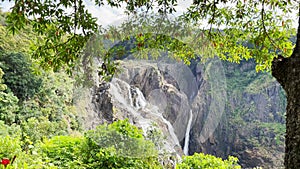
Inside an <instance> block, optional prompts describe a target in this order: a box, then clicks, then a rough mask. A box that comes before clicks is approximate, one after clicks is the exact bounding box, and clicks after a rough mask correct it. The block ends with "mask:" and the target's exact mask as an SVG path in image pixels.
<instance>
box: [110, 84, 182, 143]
mask: <svg viewBox="0 0 300 169" xmlns="http://www.w3.org/2000/svg"><path fill="white" fill-rule="evenodd" d="M109 91H110V94H111V95H112V98H113V99H114V100H115V101H117V102H118V103H119V106H120V107H122V108H123V109H125V110H127V111H129V112H131V113H132V115H133V116H134V117H135V118H136V119H138V120H137V121H136V122H137V124H139V125H140V126H141V127H142V129H143V131H144V132H146V131H147V129H148V128H149V127H150V126H152V125H153V121H151V120H150V119H149V118H145V117H143V116H145V115H142V114H141V113H140V112H139V111H143V112H144V113H148V114H149V115H152V116H156V117H158V119H160V121H162V122H163V123H165V124H166V125H167V126H168V132H169V135H170V137H171V139H172V140H173V141H174V143H175V144H176V145H178V146H180V144H179V140H178V138H177V136H176V134H175V131H174V128H173V126H172V124H171V123H170V122H169V121H168V120H166V119H165V118H164V117H163V115H162V113H161V112H160V111H159V110H158V107H157V106H147V104H148V103H147V100H146V99H145V97H144V95H143V93H142V92H141V91H140V89H139V88H135V89H133V90H131V86H130V85H129V84H128V83H126V82H124V81H122V80H120V79H117V78H114V79H113V81H112V82H111V83H110V90H109ZM124 91H126V92H125V93H124ZM127 92H128V93H127Z"/></svg>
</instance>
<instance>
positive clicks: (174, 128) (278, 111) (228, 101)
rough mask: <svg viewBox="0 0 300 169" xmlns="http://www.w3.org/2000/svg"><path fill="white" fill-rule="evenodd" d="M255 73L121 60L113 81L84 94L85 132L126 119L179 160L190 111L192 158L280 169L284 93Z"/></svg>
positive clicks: (244, 68) (247, 67) (247, 66)
mask: <svg viewBox="0 0 300 169" xmlns="http://www.w3.org/2000/svg"><path fill="white" fill-rule="evenodd" d="M254 66H255V65H254V64H253V63H251V62H250V63H242V64H241V65H233V64H227V63H222V62H220V61H218V62H214V61H213V62H211V64H210V63H207V64H205V65H202V64H201V65H200V64H199V65H198V66H196V67H195V68H194V69H193V70H191V69H190V68H189V67H188V66H186V65H184V64H181V63H170V62H154V61H142V60H127V61H122V62H121V73H119V74H117V75H116V76H115V78H113V79H112V81H111V82H109V83H105V84H100V85H97V86H95V87H94V88H93V89H91V90H90V91H89V92H87V95H86V97H85V98H86V102H85V107H86V109H85V110H84V111H85V117H84V122H85V124H86V125H85V126H86V128H87V129H89V128H94V127H95V126H96V125H98V124H101V123H104V122H108V123H111V122H113V121H114V120H118V119H124V118H128V119H129V120H130V122H131V123H133V124H135V125H137V126H139V127H140V128H142V129H143V130H144V132H145V134H146V133H147V130H149V129H150V128H151V126H153V125H155V126H157V127H158V128H159V129H160V130H161V131H162V133H163V134H164V135H165V136H166V138H167V139H166V140H165V141H164V145H165V146H164V148H162V149H164V150H167V151H168V152H170V153H176V154H178V155H182V154H183V151H182V150H183V148H184V146H185V145H186V144H184V142H185V139H186V137H187V136H186V133H187V124H188V121H189V117H190V116H189V112H190V111H192V113H193V114H192V117H193V118H192V122H191V128H190V134H189V139H188V140H189V142H188V143H189V144H188V150H189V151H188V152H189V154H190V155H191V154H193V153H195V152H204V153H209V154H213V155H216V156H219V157H222V158H227V156H228V155H234V156H236V157H238V158H239V160H240V164H241V165H242V166H243V167H255V166H262V167H264V168H274V167H275V168H280V167H281V166H283V163H282V162H283V158H282V157H283V154H284V135H283V133H284V127H283V126H284V125H283V124H284V123H285V118H284V109H285V99H284V94H283V93H282V89H281V87H280V86H279V84H278V83H277V82H276V81H275V80H274V79H272V78H271V77H270V76H269V75H266V74H257V73H256V72H255V70H254ZM253 72H254V73H253ZM83 100H84V99H83Z"/></svg>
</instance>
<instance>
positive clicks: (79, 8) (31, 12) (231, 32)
mask: <svg viewBox="0 0 300 169" xmlns="http://www.w3.org/2000/svg"><path fill="white" fill-rule="evenodd" d="M3 1H5V0H2V2H3ZM91 2H92V3H94V4H95V5H96V6H104V5H108V6H110V7H112V8H114V7H115V8H123V9H124V10H125V12H126V13H127V14H128V15H132V16H134V15H138V14H140V13H142V14H143V15H144V16H145V15H147V14H151V12H153V11H157V12H158V13H160V16H161V17H166V16H167V15H168V14H170V13H174V12H176V6H177V4H178V2H177V1H176V0H155V1H149V0H139V1H127V0H124V1H123V0H118V1H103V0H101V1H99V0H95V1H91ZM85 4H86V3H85V1H82V0H68V1H65V0H64V1H49V0H46V1H30V0H24V1H15V2H14V6H13V7H12V9H11V12H10V13H9V14H8V15H7V18H6V20H7V26H8V29H9V30H10V31H11V32H13V33H16V32H17V31H18V30H20V29H24V28H25V27H26V25H31V26H32V28H33V31H35V32H36V33H38V34H39V35H42V36H43V37H45V38H44V40H41V39H39V43H38V44H39V45H37V46H36V47H35V48H34V51H35V52H34V56H35V57H36V58H42V64H44V65H50V66H51V67H53V68H55V69H57V68H60V67H62V66H63V65H65V64H66V65H68V67H74V64H76V60H77V59H78V58H80V57H81V56H82V53H81V49H82V48H83V47H84V46H85V44H86V43H87V42H88V41H89V40H90V38H91V37H92V36H94V35H95V34H98V33H103V31H104V29H102V27H101V25H97V18H95V17H93V16H92V14H91V13H90V11H88V10H87V9H86V5H85ZM298 6H299V5H298V1H296V0H288V1H279V0H263V1H257V0H212V1H208V0H197V1H193V3H192V4H191V5H190V6H189V7H188V9H187V11H186V12H185V13H184V14H183V15H182V16H181V18H183V19H184V20H185V21H186V22H189V23H190V24H191V25H193V26H195V27H197V28H201V29H200V30H202V31H201V36H202V37H207V38H209V39H210V43H209V44H207V46H211V47H214V49H215V51H216V54H217V55H218V56H219V57H220V58H222V59H225V60H228V61H232V62H240V61H241V60H243V59H246V60H247V59H249V58H254V59H255V60H256V62H257V63H258V64H257V70H265V69H267V70H269V69H270V66H271V61H272V60H273V58H274V57H277V55H278V54H280V55H282V56H284V57H288V56H290V55H291V53H292V50H293V47H294V45H293V44H292V42H291V40H290V39H291V37H292V35H294V34H295V29H293V18H295V11H296V10H297V8H298ZM141 9H143V10H141ZM141 11H142V12H141ZM144 18H146V17H144ZM140 22H143V21H142V20H141V19H140ZM199 39H201V38H199ZM154 43H155V42H152V44H154ZM247 46H248V47H247ZM249 46H250V47H249ZM178 48H180V45H179V46H178Z"/></svg>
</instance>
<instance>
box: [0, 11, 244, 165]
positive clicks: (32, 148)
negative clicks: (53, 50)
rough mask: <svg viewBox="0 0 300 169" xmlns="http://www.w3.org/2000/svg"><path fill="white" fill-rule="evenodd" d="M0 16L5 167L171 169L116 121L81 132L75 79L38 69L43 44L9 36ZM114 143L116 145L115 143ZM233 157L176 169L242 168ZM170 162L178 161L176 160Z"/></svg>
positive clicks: (142, 138)
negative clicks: (37, 47)
mask: <svg viewBox="0 0 300 169" xmlns="http://www.w3.org/2000/svg"><path fill="white" fill-rule="evenodd" d="M4 18H5V14H4V13H2V12H1V15H0V23H1V25H0V42H1V44H0V128H1V129H0V131H1V132H0V135H1V136H0V144H1V149H0V158H1V160H2V161H1V167H4V168H171V167H173V166H174V164H172V165H171V164H170V160H169V159H168V157H169V156H171V155H170V154H167V153H166V154H159V152H158V149H157V147H156V144H155V141H154V140H155V139H157V138H163V137H162V135H161V132H159V131H157V133H156V134H153V135H145V134H143V131H142V130H141V129H139V128H137V127H136V126H134V125H132V124H130V123H129V121H128V120H126V119H125V120H118V121H116V122H113V123H111V124H106V123H104V124H102V125H99V126H97V127H96V128H94V129H92V130H84V128H83V124H82V123H83V119H82V116H81V115H80V114H78V111H77V109H76V107H75V105H74V103H73V100H76V99H78V98H74V97H80V96H78V93H76V90H77V89H78V88H77V87H78V86H76V79H75V77H74V76H71V75H70V74H67V73H65V71H56V72H54V71H53V70H44V69H40V68H39V60H38V59H35V58H32V57H31V55H30V52H31V50H30V49H31V47H32V46H31V45H33V44H34V43H35V41H36V40H37V39H38V40H42V39H43V37H40V36H37V35H36V34H34V33H33V32H31V31H30V28H29V27H28V29H27V30H26V31H22V32H19V33H18V34H17V35H15V36H13V35H11V34H9V33H8V32H7V30H6V28H5V21H4ZM113 141H115V142H113ZM237 161H238V160H237V159H236V158H234V157H229V159H228V160H224V161H223V160H222V159H221V158H217V157H214V156H211V155H204V154H202V153H196V154H195V155H194V156H187V157H184V158H183V159H182V161H181V162H180V163H178V165H177V166H176V167H177V168H190V167H193V166H198V167H200V166H203V167H205V166H210V167H214V168H240V167H239V165H238V164H237ZM174 162H178V159H176V157H174Z"/></svg>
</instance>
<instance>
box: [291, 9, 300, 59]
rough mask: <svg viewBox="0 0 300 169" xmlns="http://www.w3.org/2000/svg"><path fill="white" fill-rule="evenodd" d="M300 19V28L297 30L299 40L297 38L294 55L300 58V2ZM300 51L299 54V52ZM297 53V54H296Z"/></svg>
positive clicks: (299, 25) (299, 23) (299, 26)
mask: <svg viewBox="0 0 300 169" xmlns="http://www.w3.org/2000/svg"><path fill="white" fill-rule="evenodd" d="M298 12H299V13H298V15H299V21H298V30H297V40H296V47H295V49H294V51H293V54H292V57H295V58H296V57H298V58H300V4H299V11H298ZM298 53H299V54H298ZM296 55H297V56H296Z"/></svg>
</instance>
